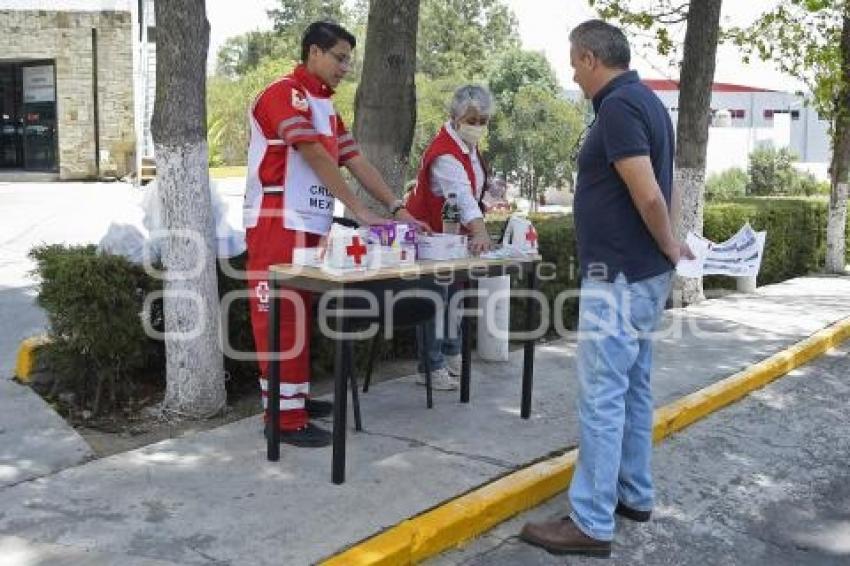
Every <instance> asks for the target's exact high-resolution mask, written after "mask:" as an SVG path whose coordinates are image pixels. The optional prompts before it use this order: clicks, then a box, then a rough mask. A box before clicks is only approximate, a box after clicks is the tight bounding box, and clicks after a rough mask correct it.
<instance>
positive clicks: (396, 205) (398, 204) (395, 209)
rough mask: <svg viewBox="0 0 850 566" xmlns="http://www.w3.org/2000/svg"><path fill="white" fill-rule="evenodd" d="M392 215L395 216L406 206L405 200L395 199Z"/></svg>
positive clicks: (391, 208) (391, 210)
mask: <svg viewBox="0 0 850 566" xmlns="http://www.w3.org/2000/svg"><path fill="white" fill-rule="evenodd" d="M389 208H390V216H395V215H396V214H397V213H398V211H399V210H401V209H402V208H404V201H403V200H401V199H399V200H397V201H395V202H394V203H393V204H392V205H391V206H390V207H389Z"/></svg>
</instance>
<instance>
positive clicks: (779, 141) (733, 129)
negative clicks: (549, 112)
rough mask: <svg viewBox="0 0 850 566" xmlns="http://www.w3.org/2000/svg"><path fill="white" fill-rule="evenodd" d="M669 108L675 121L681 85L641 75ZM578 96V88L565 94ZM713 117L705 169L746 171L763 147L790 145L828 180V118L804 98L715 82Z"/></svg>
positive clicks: (802, 164)
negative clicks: (751, 156) (739, 169)
mask: <svg viewBox="0 0 850 566" xmlns="http://www.w3.org/2000/svg"><path fill="white" fill-rule="evenodd" d="M643 82H644V84H646V85H647V86H648V87H650V88H651V89H652V90H653V91H654V92H655V93H656V94H657V95H658V97H659V98H660V99H661V101H662V102H663V103H664V106H666V107H667V109H668V110H669V112H670V117H671V118H672V120H673V124H674V126H675V124H676V122H677V121H678V119H679V84H678V82H676V81H673V80H669V79H644V80H643ZM566 95H567V97H568V98H569V99H571V100H579V99H581V97H582V96H581V93H580V92H578V91H569V92H567V93H566ZM711 113H712V121H711V126H710V129H709V136H708V149H707V156H706V170H707V173H716V172H720V171H723V170H725V169H729V168H731V167H740V168H742V169H746V168H747V165H748V158H749V155H750V153H751V152H752V151H753V150H754V149H756V148H758V147H762V146H768V145H769V146H773V147H775V148H782V147H787V148H790V149H791V150H792V151H793V152H794V153H795V154H796V155H797V157H798V158H799V162H798V163H797V164H796V165H797V166H798V167H799V168H800V169H803V170H806V171H810V172H811V173H813V174H814V175H815V176H816V177H818V178H819V179H820V180H824V181H825V180H828V173H827V169H828V167H829V161H830V157H831V155H832V151H831V148H830V139H829V122H828V121H827V120H823V119H821V118H820V116H818V113H817V111H815V109H814V108H812V107H811V106H810V105H809V104H807V102H806V98H805V96H803V95H801V94H797V93H791V92H782V91H776V90H770V89H766V88H758V87H751V86H743V85H737V84H729V83H714V84H713V85H712V92H711Z"/></svg>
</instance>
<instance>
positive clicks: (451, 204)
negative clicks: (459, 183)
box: [443, 193, 460, 234]
mask: <svg viewBox="0 0 850 566" xmlns="http://www.w3.org/2000/svg"><path fill="white" fill-rule="evenodd" d="M443 233H444V234H459V233H460V207H458V204H457V193H449V194H448V195H447V196H446V202H445V203H443Z"/></svg>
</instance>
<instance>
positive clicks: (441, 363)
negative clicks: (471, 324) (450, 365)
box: [416, 285, 462, 373]
mask: <svg viewBox="0 0 850 566" xmlns="http://www.w3.org/2000/svg"><path fill="white" fill-rule="evenodd" d="M460 288H461V287H459V286H457V285H449V286H446V287H442V293H443V302H444V304H445V308H443V309H442V311H441V310H440V309H438V310H437V314H436V316H435V317H434V318H433V319H431V320H430V321H428V322H426V323H424V324H421V325H420V326H419V327H418V328H417V329H416V341H417V346H418V352H419V365H418V366H417V371H418V372H419V373H425V367H426V366H425V364H426V363H428V362H430V363H431V371H435V370H438V369H442V368H444V367H446V356H457V355H458V354H460V347H461V344H460V319H459V318H458V317H457V316H451V313H450V312H449V311H450V310H451V309H449V301H451V298H452V297H453V296H454V294H455V293H457V291H458V290H459V289H460ZM458 308H462V305H459V306H458ZM437 316H440V317H442V332H441V333H440V334H442V336H438V335H437V334H438V332H437Z"/></svg>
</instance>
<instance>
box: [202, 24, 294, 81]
mask: <svg viewBox="0 0 850 566" xmlns="http://www.w3.org/2000/svg"><path fill="white" fill-rule="evenodd" d="M269 58H274V59H277V58H284V59H293V60H295V59H297V58H298V53H297V51H293V46H292V45H287V42H285V41H282V39H281V37H280V36H279V35H278V34H277V33H275V32H273V31H251V32H248V33H245V34H243V35H238V36H236V37H231V38H229V39H228V40H227V41H225V42H224V45H222V46H221V48H220V49H219V50H218V54H217V55H216V68H215V69H216V70H215V72H216V76H218V77H226V78H229V79H235V78H238V77H242V76H244V75H246V74H248V73H249V72H251V71H252V70H254V69H256V68H257V67H258V66H260V63H261V62H262V61H263V60H264V59H269Z"/></svg>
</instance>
